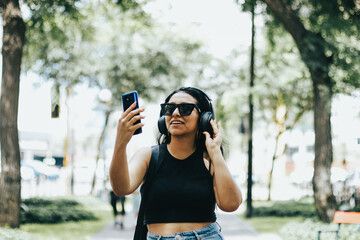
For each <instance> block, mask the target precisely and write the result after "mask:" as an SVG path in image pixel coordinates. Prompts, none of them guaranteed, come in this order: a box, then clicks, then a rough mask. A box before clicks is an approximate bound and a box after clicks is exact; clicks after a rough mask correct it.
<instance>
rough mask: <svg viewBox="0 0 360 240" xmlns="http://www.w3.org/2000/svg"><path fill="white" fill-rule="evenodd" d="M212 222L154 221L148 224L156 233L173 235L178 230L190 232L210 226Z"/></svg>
mask: <svg viewBox="0 0 360 240" xmlns="http://www.w3.org/2000/svg"><path fill="white" fill-rule="evenodd" d="M210 224H212V222H204V223H152V224H148V225H147V227H148V231H149V232H150V233H152V234H156V235H172V234H174V233H178V232H190V231H194V230H198V229H201V228H204V227H207V226H209V225H210Z"/></svg>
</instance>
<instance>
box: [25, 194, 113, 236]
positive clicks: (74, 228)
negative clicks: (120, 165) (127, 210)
mask: <svg viewBox="0 0 360 240" xmlns="http://www.w3.org/2000/svg"><path fill="white" fill-rule="evenodd" d="M69 199H73V200H76V201H78V202H80V203H81V204H82V205H83V208H84V209H86V210H88V211H90V212H92V213H94V215H95V216H96V217H98V220H95V221H79V222H67V223H59V224H23V225H21V227H20V230H22V231H24V232H29V233H31V234H32V235H33V239H37V240H63V239H77V240H85V239H88V238H89V237H91V236H92V235H94V234H95V233H97V232H98V231H100V230H101V229H102V228H104V227H105V226H106V225H107V224H109V222H110V221H111V220H112V219H113V217H112V212H111V206H110V203H108V202H106V201H101V200H99V199H97V198H94V197H91V196H85V197H69Z"/></svg>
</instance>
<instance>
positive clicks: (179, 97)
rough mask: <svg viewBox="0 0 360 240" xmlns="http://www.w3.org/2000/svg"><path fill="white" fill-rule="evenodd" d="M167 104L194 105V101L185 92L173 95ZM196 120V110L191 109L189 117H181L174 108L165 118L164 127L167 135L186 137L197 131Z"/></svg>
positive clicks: (197, 113)
mask: <svg viewBox="0 0 360 240" xmlns="http://www.w3.org/2000/svg"><path fill="white" fill-rule="evenodd" d="M169 103H176V104H180V103H194V104H196V103H197V101H196V99H195V98H194V97H193V96H191V95H189V94H187V93H185V92H178V93H175V94H174V95H173V96H172V97H171V98H170V99H169ZM198 118H199V112H198V110H196V108H194V109H193V111H192V112H191V114H190V115H189V116H181V115H180V113H179V109H178V108H176V109H175V111H174V112H173V113H172V115H171V116H166V117H165V121H166V127H167V129H168V131H169V133H170V134H171V135H173V136H176V135H178V136H180V135H187V134H194V136H195V135H196V133H197V130H198Z"/></svg>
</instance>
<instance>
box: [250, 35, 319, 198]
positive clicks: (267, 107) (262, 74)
mask: <svg viewBox="0 0 360 240" xmlns="http://www.w3.org/2000/svg"><path fill="white" fill-rule="evenodd" d="M277 33H278V35H277V36H276V37H275V39H276V44H273V43H272V42H270V41H269V42H268V44H266V45H264V46H263V47H262V48H260V49H259V52H260V57H259V58H260V59H261V61H259V63H258V64H259V66H258V77H259V79H261V82H260V83H259V87H257V88H256V99H257V103H256V105H258V106H259V112H261V113H262V119H264V120H265V121H266V122H267V123H268V125H269V126H271V127H270V128H269V129H272V130H275V131H274V133H275V134H274V137H275V146H274V151H273V156H272V159H271V169H270V172H269V180H268V189H269V192H268V200H270V199H271V195H270V193H271V188H272V175H273V171H274V166H275V161H276V159H277V158H279V157H281V156H282V155H283V154H284V151H285V147H283V146H281V145H280V144H279V142H280V139H281V136H282V135H283V134H284V133H285V132H286V131H288V130H291V129H293V128H294V126H295V125H296V124H297V122H298V121H299V120H300V119H301V117H302V116H303V114H304V113H306V112H307V111H309V110H312V101H313V98H312V94H311V80H310V76H309V74H308V73H307V71H306V67H305V65H304V64H302V62H301V59H300V57H299V56H298V54H297V52H296V51H294V49H295V48H296V46H295V45H294V44H293V42H291V39H290V37H289V36H287V35H286V34H285V32H284V30H283V29H278V30H277ZM279 69H281V71H279ZM271 136H273V134H271Z"/></svg>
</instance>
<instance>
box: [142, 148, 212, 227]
mask: <svg viewBox="0 0 360 240" xmlns="http://www.w3.org/2000/svg"><path fill="white" fill-rule="evenodd" d="M160 147H163V150H164V155H163V157H164V159H163V162H162V164H161V166H160V168H159V169H158V171H157V173H156V175H155V176H154V178H153V180H152V182H151V184H150V186H149V189H148V199H147V202H146V209H145V216H144V222H145V224H151V223H176V222H178V223H179V222H215V221H216V215H215V203H216V200H215V193H214V188H213V178H212V176H211V174H210V172H209V170H208V169H207V168H206V166H205V164H204V160H203V152H202V151H199V150H196V151H195V152H194V153H193V154H191V155H190V156H189V157H187V158H186V159H183V160H179V159H176V158H175V157H173V156H172V155H171V154H170V153H169V151H168V150H167V146H166V144H162V145H160Z"/></svg>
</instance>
